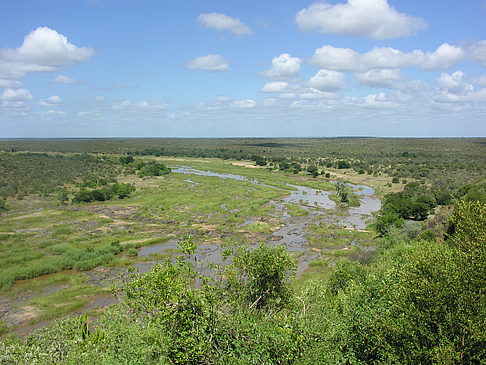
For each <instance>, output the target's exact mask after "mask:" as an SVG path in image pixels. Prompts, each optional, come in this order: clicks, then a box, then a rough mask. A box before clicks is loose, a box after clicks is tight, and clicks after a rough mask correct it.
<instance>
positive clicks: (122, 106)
mask: <svg viewBox="0 0 486 365" xmlns="http://www.w3.org/2000/svg"><path fill="white" fill-rule="evenodd" d="M131 106H132V103H131V102H129V101H128V100H123V101H121V102H119V103H117V104H114V105H113V106H112V109H114V110H125V109H128V108H130V107H131Z"/></svg>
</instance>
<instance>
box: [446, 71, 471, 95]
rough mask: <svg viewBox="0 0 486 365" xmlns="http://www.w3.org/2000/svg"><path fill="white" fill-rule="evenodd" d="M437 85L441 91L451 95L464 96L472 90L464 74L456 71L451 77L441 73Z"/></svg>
mask: <svg viewBox="0 0 486 365" xmlns="http://www.w3.org/2000/svg"><path fill="white" fill-rule="evenodd" d="M437 84H438V85H439V87H440V88H441V89H443V90H446V91H447V92H448V93H452V94H458V95H459V94H465V93H468V92H470V91H473V90H474V87H473V86H472V85H471V83H470V82H469V80H468V77H467V75H466V74H464V73H463V72H462V71H456V72H454V73H453V74H452V75H449V74H446V73H443V74H441V75H440V77H439V78H438V79H437Z"/></svg>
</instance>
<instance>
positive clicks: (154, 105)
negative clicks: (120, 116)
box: [111, 100, 169, 112]
mask: <svg viewBox="0 0 486 365" xmlns="http://www.w3.org/2000/svg"><path fill="white" fill-rule="evenodd" d="M111 108H112V109H113V110H118V111H125V112H155V111H160V110H167V109H168V108H169V104H167V103H164V102H155V101H147V100H142V101H140V102H138V103H132V102H130V101H128V100H123V101H121V102H119V103H117V104H114V105H113V106H112V107H111Z"/></svg>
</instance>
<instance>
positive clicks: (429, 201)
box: [0, 138, 486, 364]
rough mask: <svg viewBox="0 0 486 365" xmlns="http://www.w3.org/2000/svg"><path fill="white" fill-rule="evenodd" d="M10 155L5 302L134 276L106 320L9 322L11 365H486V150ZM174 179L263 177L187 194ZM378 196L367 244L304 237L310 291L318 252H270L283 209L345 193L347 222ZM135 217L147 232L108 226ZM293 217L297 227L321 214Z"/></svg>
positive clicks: (215, 149)
mask: <svg viewBox="0 0 486 365" xmlns="http://www.w3.org/2000/svg"><path fill="white" fill-rule="evenodd" d="M0 150H2V151H3V152H1V153H0V168H1V170H2V174H1V176H0V202H1V205H0V212H2V221H1V224H0V252H1V255H2V258H1V260H2V265H1V266H2V267H1V270H2V279H1V280H0V288H2V290H3V292H2V295H5V296H8V295H12V294H11V293H12V292H13V291H15V290H20V289H19V288H20V287H19V285H24V283H21V281H22V280H24V279H31V278H39V279H42V278H44V277H45V278H47V276H46V275H47V274H55V275H59V276H58V278H59V279H56V280H66V281H65V282H66V283H67V282H69V285H70V290H72V298H81V297H82V296H83V295H85V294H86V293H87V292H84V291H83V290H92V292H90V293H91V294H93V295H98V294H99V289H94V288H93V287H88V286H86V285H87V284H86V283H82V285H81V284H79V283H78V284H79V286H75V284H73V280H74V279H73V278H75V280H77V281H79V282H81V281H82V279H81V278H82V275H81V274H80V273H83V272H88V271H89V270H92V269H94V268H97V267H102V266H107V267H108V266H109V265H112V266H126V267H128V269H127V270H126V271H123V272H122V274H121V275H120V276H119V279H118V280H116V281H114V282H113V283H111V286H110V291H111V293H112V294H113V295H114V297H115V298H116V302H115V303H114V304H112V305H111V306H109V307H107V308H105V309H104V310H103V311H102V313H96V315H91V313H90V315H87V314H81V315H79V314H74V315H73V314H72V313H73V311H71V310H67V309H66V310H65V311H64V312H62V307H63V305H62V304H58V303H56V304H55V305H51V306H52V307H55V308H57V309H58V310H59V311H58V312H55V315H53V316H52V317H49V318H57V317H63V318H60V319H56V320H54V321H53V322H52V323H50V325H49V326H46V327H43V328H40V329H38V330H37V331H35V332H33V333H32V334H29V335H28V336H26V337H25V338H19V337H17V336H15V335H14V334H13V333H12V334H9V333H7V332H9V330H10V328H8V326H7V324H6V323H5V322H2V321H0V330H1V331H0V332H5V333H7V334H6V335H4V337H3V338H2V341H1V342H0V359H1V361H0V362H1V363H6V364H19V363H26V364H30V363H41V364H52V363H67V364H73V363H77V364H79V363H82V364H85V363H86V364H88V363H93V362H96V363H102V364H115V363H116V364H135V363H143V364H152V363H153V364H156V363H157V364H158V363H163V364H165V363H167V364H170V363H175V364H371V363H380V364H381V363H386V364H482V363H484V362H485V359H486V294H485V293H484V288H485V287H486V245H485V244H486V181H485V177H486V173H485V172H486V161H485V159H484V156H485V155H486V141H485V140H484V139H379V138H332V139H207V140H205V139H193V140H192V139H191V140H187V139H186V140H183V139H130V140H127V139H98V140H11V141H0ZM181 160H183V162H181ZM240 162H243V163H244V164H245V166H240V165H239V163H240ZM177 163H179V164H182V163H184V164H190V165H191V168H192V169H196V168H199V169H207V170H211V171H216V172H220V173H229V174H233V176H239V175H235V174H245V176H247V177H248V179H247V180H244V181H233V182H232V181H225V180H223V182H221V180H211V177H206V176H202V177H201V176H192V175H191V179H187V177H179V176H180V175H181V174H180V173H177V169H174V168H172V170H171V168H169V166H170V167H173V166H176V164H177ZM364 177H366V179H367V180H363V179H364ZM256 179H258V183H255V181H256ZM228 180H229V179H228ZM363 181H366V183H367V184H370V185H373V186H374V188H375V190H376V194H378V195H379V196H380V198H381V201H382V202H381V203H382V204H381V210H380V211H379V212H377V213H376V217H375V218H374V219H371V220H369V221H368V222H367V226H366V229H354V228H346V227H338V226H337V225H336V224H335V223H329V224H328V225H323V223H322V219H321V218H319V219H321V220H320V222H321V223H319V224H315V225H311V224H309V225H308V226H306V229H307V230H308V231H307V232H308V235H307V236H306V237H307V240H308V241H309V244H312V246H309V252H311V251H312V254H313V255H315V254H316V253H319V254H320V256H319V258H315V259H314V260H313V261H312V260H311V261H310V262H309V265H308V269H307V270H305V272H303V273H302V272H301V273H300V274H299V275H296V272H297V269H298V263H299V260H300V259H301V256H299V255H303V254H302V253H298V254H297V255H296V254H295V252H294V253H292V252H289V251H288V249H287V247H286V246H285V244H284V243H283V244H282V243H279V244H270V243H268V241H269V239H268V238H269V237H270V236H271V234H272V232H273V231H275V230H277V229H278V228H279V226H281V225H282V221H277V218H275V217H273V216H272V214H271V211H270V208H269V204H271V202H273V201H276V200H277V199H281V198H280V197H281V196H285V194H287V195H288V194H290V191H291V190H288V191H287V190H285V189H291V187H289V186H288V185H289V183H292V184H301V185H300V186H306V187H319V189H322V191H323V190H325V189H328V190H332V191H334V193H333V194H334V195H330V196H331V198H332V199H333V200H334V201H336V208H335V209H336V212H335V214H337V215H345V214H346V212H347V210H348V209H351V207H353V203H356V202H357V205H358V206H359V201H358V198H359V191H354V190H352V189H350V188H349V184H351V183H353V182H355V183H362V182H363ZM277 188H278V189H277ZM39 204H40V205H39ZM354 205H356V204H354ZM39 206H41V207H42V210H40V211H39V210H38V207H39ZM27 208H28V209H30V210H29V211H28V212H27V213H28V214H29V215H27V214H26V213H25V212H26V210H27ZM34 208H35V209H36V210H35V211H34V210H33V209H34ZM122 208H123V209H124V210H123V215H122V218H123V220H125V221H127V220H128V219H129V218H130V219H132V220H133V221H131V222H129V223H127V222H121V218H120V217H119V216H116V217H115V218H116V219H115V218H113V217H114V216H113V215H111V216H110V214H114V213H113V212H116V209H118V210H119V211H122ZM287 208H288V209H289V215H291V216H295V217H296V218H295V219H296V220H298V219H304V218H299V216H303V217H305V216H306V215H308V216H311V215H312V214H314V210H316V209H317V208H316V207H308V206H306V205H305V204H304V203H303V202H302V201H301V202H297V203H295V204H288V205H287ZM312 209H314V210H312ZM32 212H34V213H32ZM94 213H96V214H99V216H95V215H93V214H94ZM129 213H130V214H131V215H130V216H129V215H128V214H129ZM12 214H13V216H12ZM22 214H24V215H25V216H22ZM33 214H37V215H33ZM90 214H91V215H90ZM315 214H316V216H317V213H315ZM12 217H13V218H12ZM21 218H22V219H21ZM110 218H111V220H110ZM95 219H96V220H95ZM289 219H291V218H289ZM46 222H47V223H46ZM249 222H250V223H249ZM122 223H123V224H126V227H128V228H126V230H122V229H120V227H122V226H121V224H122ZM85 227H88V228H85ZM245 229H247V230H245ZM157 230H158V231H157ZM250 230H252V231H250ZM159 234H160V235H162V234H163V235H164V237H166V236H167V237H168V236H171V237H173V236H175V237H176V238H177V240H176V241H177V248H176V249H174V251H173V252H174V253H176V254H175V255H171V256H164V257H157V264H155V265H154V266H153V267H152V269H151V270H150V271H148V272H147V273H144V274H140V273H139V272H138V270H137V269H136V268H134V267H131V265H132V264H134V263H137V262H138V261H136V259H137V255H138V251H137V250H138V249H140V247H141V246H144V245H151V244H154V243H159V242H160V241H157V239H156V240H155V241H154V235H159ZM216 235H217V237H216ZM136 238H139V240H138V241H137V240H135V239H136ZM140 238H142V239H143V240H145V241H143V240H140ZM204 240H205V242H206V244H209V242H218V244H221V245H222V247H223V248H224V251H223V253H222V256H223V262H221V263H218V264H213V263H208V262H206V263H205V262H203V261H204V260H202V259H201V257H199V256H198V251H197V248H198V245H197V244H196V241H197V242H198V243H199V242H201V241H204ZM211 240H212V241H211ZM365 244H366V245H370V247H373V249H372V250H371V249H370V250H361V251H357V248H356V247H357V246H359V247H361V248H362V247H365ZM332 245H334V246H335V247H333V246H332ZM32 248H35V249H32ZM334 249H336V250H334ZM312 257H315V256H312ZM135 266H136V265H135ZM203 266H204V267H205V269H204V270H201V267H203ZM206 268H207V269H206ZM66 273H68V274H66ZM61 275H64V276H62V278H61ZM46 280H47V279H46ZM69 280H71V281H69ZM83 280H84V279H83ZM65 282H64V281H63V283H65ZM51 284H52V283H50V285H51ZM78 284H76V285H78ZM28 285H30V286H31V287H32V286H33V285H34V284H32V283H29V284H28ZM36 285H37V284H36ZM59 303H61V302H59ZM60 313H61V314H63V316H60V315H59V314H60ZM70 313H71V315H69V314H70ZM46 318H47V317H46Z"/></svg>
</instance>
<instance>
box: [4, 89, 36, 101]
mask: <svg viewBox="0 0 486 365" xmlns="http://www.w3.org/2000/svg"><path fill="white" fill-rule="evenodd" d="M0 99H1V100H3V101H29V100H31V99H32V95H31V93H30V92H29V90H27V89H23V88H21V89H5V90H4V91H3V93H2V96H1V97H0Z"/></svg>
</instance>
